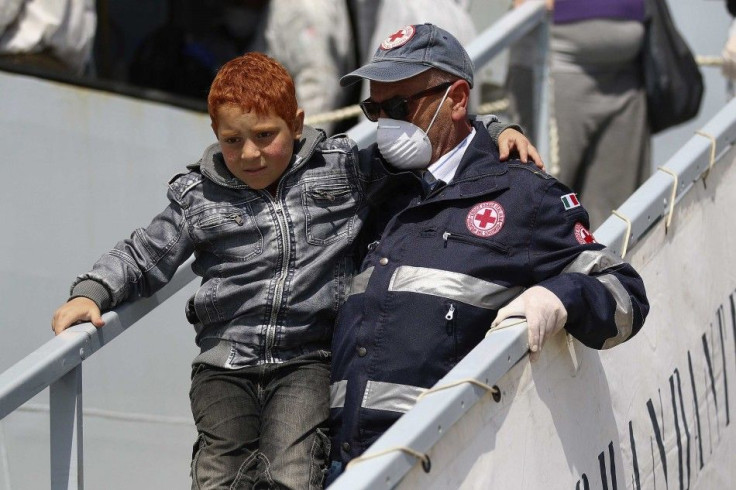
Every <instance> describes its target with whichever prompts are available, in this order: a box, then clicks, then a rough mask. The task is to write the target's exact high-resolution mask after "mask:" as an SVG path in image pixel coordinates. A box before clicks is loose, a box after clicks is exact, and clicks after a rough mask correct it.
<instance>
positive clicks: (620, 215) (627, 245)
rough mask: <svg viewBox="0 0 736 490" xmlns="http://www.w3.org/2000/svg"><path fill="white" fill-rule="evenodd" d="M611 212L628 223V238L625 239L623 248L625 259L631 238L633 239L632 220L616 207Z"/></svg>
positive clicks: (622, 253)
mask: <svg viewBox="0 0 736 490" xmlns="http://www.w3.org/2000/svg"><path fill="white" fill-rule="evenodd" d="M611 214H613V215H614V216H616V217H618V218H619V219H621V220H623V222H624V223H626V240H625V241H624V247H623V249H622V250H621V258H622V259H623V258H624V257H625V256H626V251H627V250H628V248H629V240H630V239H631V220H630V219H629V218H627V217H626V216H624V215H623V214H621V213H619V212H618V210H616V209H614V210H613V211H611Z"/></svg>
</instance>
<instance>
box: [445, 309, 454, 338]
mask: <svg viewBox="0 0 736 490" xmlns="http://www.w3.org/2000/svg"><path fill="white" fill-rule="evenodd" d="M454 318H455V305H454V304H453V303H450V308H449V309H448V310H447V313H446V314H445V321H446V322H445V329H446V330H447V335H453V334H454V333H455V329H454V328H453V327H454V326H455V322H454V321H453V319H454Z"/></svg>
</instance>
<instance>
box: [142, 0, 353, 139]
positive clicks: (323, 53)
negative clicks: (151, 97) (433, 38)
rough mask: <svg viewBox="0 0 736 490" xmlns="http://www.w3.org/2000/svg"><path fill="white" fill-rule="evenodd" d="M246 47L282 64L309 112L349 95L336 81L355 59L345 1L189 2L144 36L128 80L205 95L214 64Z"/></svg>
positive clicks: (330, 127)
mask: <svg viewBox="0 0 736 490" xmlns="http://www.w3.org/2000/svg"><path fill="white" fill-rule="evenodd" d="M251 51H258V52H263V53H266V54H268V55H269V56H271V57H273V58H275V59H276V60H278V61H279V62H280V63H281V64H282V65H284V67H285V68H286V69H287V70H288V71H289V73H290V74H291V75H292V77H293V78H294V83H295V84H296V95H297V100H298V101H299V105H300V107H303V108H304V110H305V112H306V113H307V114H309V115H310V116H314V115H317V114H320V113H324V112H327V111H331V110H334V109H337V108H340V107H343V106H344V105H346V104H347V103H348V102H350V101H349V100H348V98H347V95H348V94H349V92H347V91H345V90H342V89H341V88H340V86H339V83H338V81H339V78H340V76H341V75H344V74H345V73H347V72H348V71H350V70H352V69H353V68H355V66H356V61H355V48H354V44H353V34H352V29H351V26H350V17H349V15H348V8H347V3H346V2H345V0H301V1H298V2H295V1H293V0H194V1H190V2H189V5H188V6H187V7H186V8H182V9H180V10H179V11H176V12H172V16H171V20H170V21H169V22H168V23H166V24H165V25H163V26H161V27H160V28H159V29H157V30H156V31H154V32H153V33H152V34H151V35H150V36H149V37H148V38H147V39H146V40H144V42H143V43H142V44H141V46H140V48H139V49H138V52H137V53H136V55H135V59H134V61H133V63H132V64H131V69H130V81H131V82H133V83H135V84H138V85H141V86H145V87H152V88H157V89H160V90H165V91H168V92H172V93H176V94H179V95H184V96H188V97H194V98H200V99H202V100H204V99H205V98H206V95H207V91H208V90H209V85H210V83H211V82H212V79H213V78H214V76H215V74H216V73H217V70H218V69H219V67H220V66H221V65H222V64H224V63H225V62H226V61H228V60H230V59H232V58H234V57H236V56H239V55H241V54H243V53H247V52H251ZM354 98H355V100H354V102H355V103H357V94H356V96H355V97H354ZM352 124H354V122H352V123H351V125H352ZM319 127H320V128H322V129H324V130H325V132H326V133H327V134H328V135H330V134H333V133H334V132H336V129H347V128H346V127H343V126H340V125H339V124H336V123H323V124H320V125H319ZM348 127H349V126H348Z"/></svg>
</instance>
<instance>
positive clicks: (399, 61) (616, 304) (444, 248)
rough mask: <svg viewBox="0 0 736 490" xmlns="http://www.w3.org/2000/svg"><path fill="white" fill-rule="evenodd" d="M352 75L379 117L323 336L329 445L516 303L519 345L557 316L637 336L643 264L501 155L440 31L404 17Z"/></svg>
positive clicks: (341, 453) (455, 52) (441, 370)
mask: <svg viewBox="0 0 736 490" xmlns="http://www.w3.org/2000/svg"><path fill="white" fill-rule="evenodd" d="M361 78H366V79H368V80H370V86H371V92H370V94H371V97H370V98H369V99H367V100H365V101H364V102H363V103H362V104H361V105H362V108H363V110H364V112H365V114H366V116H367V117H368V118H369V119H372V120H377V122H378V126H377V135H376V140H377V143H376V145H374V146H373V147H371V148H369V149H367V150H366V151H369V152H372V155H370V157H372V158H373V159H374V163H381V165H382V168H384V169H385V175H384V179H383V181H384V184H383V185H382V186H381V188H380V189H374V190H372V191H371V193H370V195H369V196H368V199H369V201H370V203H371V204H372V205H373V206H374V208H375V209H374V210H373V217H372V218H371V219H372V222H370V223H368V224H367V226H366V227H364V230H365V231H366V233H367V236H365V237H364V239H363V241H364V242H365V243H367V244H369V245H367V247H366V248H365V249H364V252H365V253H366V254H367V255H366V256H365V258H364V259H363V263H362V266H361V268H360V271H361V273H360V274H359V275H357V276H356V277H355V278H354V279H353V283H352V289H351V293H350V296H349V297H348V299H347V301H346V302H345V304H344V305H343V307H342V308H341V311H340V314H339V316H338V320H337V324H336V329H335V333H334V337H333V344H332V348H333V363H332V386H331V417H332V418H333V428H334V430H333V434H332V437H333V445H332V447H333V454H332V457H333V460H339V461H341V462H342V463H346V462H348V461H349V460H350V459H352V458H355V457H356V456H359V455H360V454H361V453H363V452H364V451H365V450H366V449H367V448H368V446H369V445H370V444H371V443H373V442H374V441H375V440H376V439H377V438H378V437H379V436H380V435H381V434H382V433H383V432H384V431H385V430H386V429H388V428H389V427H390V426H391V424H392V423H393V422H394V421H395V420H396V419H397V418H398V417H399V416H401V414H402V413H404V412H406V411H407V410H409V408H411V406H413V404H414V403H415V400H416V397H417V396H418V395H419V394H420V393H422V392H423V391H425V390H426V389H427V388H429V387H431V386H432V385H434V384H435V382H436V381H438V380H439V379H440V378H441V377H442V376H444V375H445V374H446V373H447V372H448V371H449V370H450V369H451V368H452V367H453V366H454V365H455V364H456V363H457V362H458V361H459V360H460V359H462V357H463V356H465V355H466V354H467V353H468V352H469V351H470V350H471V349H472V348H473V347H474V346H475V345H477V344H478V342H479V341H480V340H481V339H482V338H483V337H484V335H485V334H486V332H487V330H488V328H489V327H490V326H491V324H492V323H499V322H500V321H502V320H503V319H504V318H507V317H510V316H525V317H526V319H527V322H528V324H529V345H530V349H531V350H532V352H538V351H539V349H540V348H541V347H542V344H543V343H544V341H545V340H546V339H547V338H548V337H549V336H551V335H553V334H554V333H555V332H557V331H559V330H560V329H561V328H562V327H563V326H565V327H566V329H567V331H568V332H570V333H571V334H573V335H574V336H575V337H576V338H578V339H579V340H581V341H582V342H583V343H585V344H586V345H588V346H590V347H593V348H597V349H600V348H608V347H612V346H614V345H616V344H618V343H621V342H623V341H625V340H627V339H628V338H630V337H631V336H632V335H634V334H635V333H636V332H637V331H638V330H639V329H640V328H641V326H642V323H643V322H644V318H645V316H646V314H647V312H648V309H649V306H648V303H647V300H646V295H645V292H644V285H643V283H642V280H641V278H640V277H639V276H638V275H637V273H636V272H635V271H634V270H633V268H632V267H631V266H630V265H628V264H626V263H624V262H623V261H622V260H621V259H619V258H618V257H616V256H615V255H613V254H612V253H611V252H609V251H608V250H606V249H605V247H603V246H602V245H600V244H597V243H596V242H595V240H594V239H593V236H592V235H591V234H590V232H589V231H588V214H587V212H586V211H585V210H584V209H583V208H582V207H581V206H580V204H579V203H578V201H577V199H576V197H575V194H573V193H572V192H570V190H569V189H567V188H566V187H564V186H563V185H562V184H560V183H559V182H557V181H556V180H555V179H554V178H552V177H550V176H549V175H547V174H545V173H543V172H541V171H539V170H538V169H537V168H535V167H534V166H532V165H522V164H519V162H518V161H517V162H513V161H512V162H510V163H509V164H508V165H506V164H505V163H504V164H501V163H500V162H499V155H498V150H497V149H496V147H495V146H494V145H493V143H492V141H491V139H490V137H489V135H488V132H487V131H485V130H484V126H483V125H481V124H479V123H478V122H475V121H473V120H471V119H470V118H469V117H468V114H467V102H468V96H469V93H470V89H471V87H472V85H473V67H472V63H471V61H470V59H469V57H468V54H467V53H466V52H465V50H464V49H463V48H462V46H461V45H460V43H459V42H458V41H457V40H456V39H455V38H454V37H453V36H452V35H451V34H449V33H448V32H446V31H444V30H442V29H440V28H438V27H436V26H434V25H432V24H423V25H414V26H406V27H404V28H403V29H400V30H399V31H397V32H396V33H394V34H393V35H391V36H389V37H388V38H387V39H386V40H385V41H384V42H383V43H382V44H381V46H380V47H379V48H378V50H377V51H376V53H375V55H374V56H373V59H372V60H371V62H369V63H368V64H366V65H365V66H363V67H361V68H359V69H357V70H355V71H354V72H352V73H350V74H348V75H346V76H344V77H343V78H342V80H341V84H343V85H349V84H351V83H354V82H356V81H358V80H360V79H361ZM376 161H378V162H376ZM519 293H521V295H520V296H518V297H517V298H516V299H513V298H514V297H516V296H517V295H519ZM509 301H511V303H510V304H508V305H507V306H505V307H503V306H504V305H505V304H507V303H509ZM502 307H503V308H502Z"/></svg>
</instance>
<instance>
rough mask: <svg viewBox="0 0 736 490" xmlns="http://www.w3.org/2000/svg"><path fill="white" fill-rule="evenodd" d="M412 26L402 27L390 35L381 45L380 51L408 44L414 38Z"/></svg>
mask: <svg viewBox="0 0 736 490" xmlns="http://www.w3.org/2000/svg"><path fill="white" fill-rule="evenodd" d="M414 32H415V31H414V26H406V27H402V28H401V29H399V30H398V31H396V32H394V33H393V34H391V35H390V36H389V37H387V38H386V39H384V40H383V42H382V43H381V49H383V50H386V51H388V50H389V49H394V48H398V47H399V46H403V45H404V44H406V43H408V42H409V39H411V38H412V37H413V36H414Z"/></svg>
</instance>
